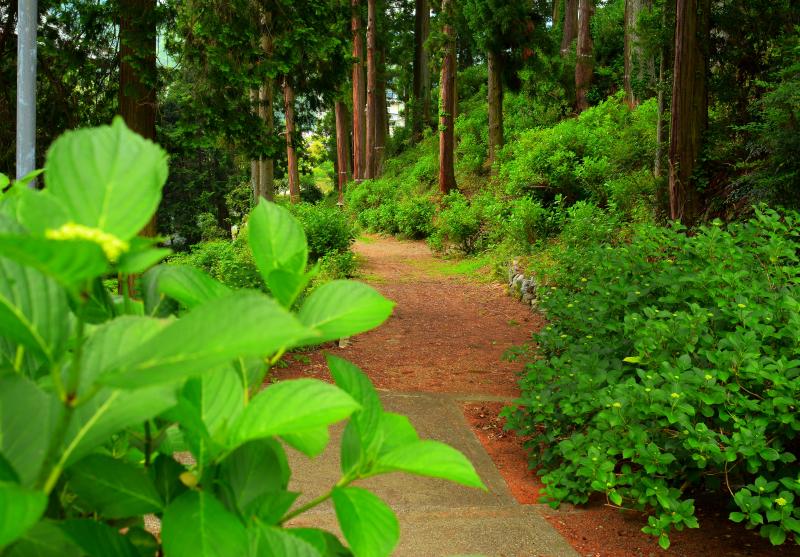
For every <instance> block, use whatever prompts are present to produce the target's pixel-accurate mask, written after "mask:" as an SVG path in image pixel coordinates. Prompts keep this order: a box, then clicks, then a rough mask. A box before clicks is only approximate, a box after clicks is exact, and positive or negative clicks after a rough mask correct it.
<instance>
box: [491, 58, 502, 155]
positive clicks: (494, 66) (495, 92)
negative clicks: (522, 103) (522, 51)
mask: <svg viewBox="0 0 800 557" xmlns="http://www.w3.org/2000/svg"><path fill="white" fill-rule="evenodd" d="M487 60H488V66H489V160H488V161H487V162H488V164H489V166H491V165H493V164H494V161H495V159H496V158H497V151H498V150H499V149H500V148H501V147H502V146H503V68H502V61H501V55H500V54H499V53H498V52H494V51H491V50H490V51H489V54H488V56H487Z"/></svg>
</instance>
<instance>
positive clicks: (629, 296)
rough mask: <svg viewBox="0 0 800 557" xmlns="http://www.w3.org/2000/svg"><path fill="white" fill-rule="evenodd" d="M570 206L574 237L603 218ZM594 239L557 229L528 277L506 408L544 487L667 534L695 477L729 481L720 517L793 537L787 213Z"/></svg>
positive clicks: (792, 287) (796, 277)
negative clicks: (537, 273) (512, 396)
mask: <svg viewBox="0 0 800 557" xmlns="http://www.w3.org/2000/svg"><path fill="white" fill-rule="evenodd" d="M579 207H580V206H579V205H575V206H573V208H572V209H571V211H570V215H569V219H568V221H569V220H571V221H572V222H573V223H572V224H570V223H569V222H568V223H567V225H566V227H567V228H569V227H570V226H576V227H577V228H579V229H580V230H581V232H580V233H579V234H578V233H577V230H576V233H575V238H576V239H577V238H578V237H580V236H582V235H584V234H589V230H590V229H591V228H592V227H593V226H596V225H597V223H598V222H602V221H603V220H604V218H605V217H604V216H600V215H599V213H597V211H598V210H597V209H596V208H595V209H592V208H590V206H588V205H585V206H583V207H580V208H579ZM595 215H597V216H596V217H595ZM604 240H608V238H607V237H606V238H605V239H604V238H603V235H602V234H601V235H599V236H598V235H595V236H591V237H590V239H589V243H588V244H587V243H580V242H579V243H575V242H568V243H567V245H566V246H564V247H563V248H562V250H563V252H562V254H561V259H560V263H559V264H558V265H557V270H556V272H554V273H552V275H551V276H550V281H551V284H552V285H553V286H552V287H547V286H545V285H544V284H540V286H539V291H538V293H539V300H540V301H539V303H540V307H541V308H542V309H543V310H544V312H545V314H546V316H547V318H548V323H549V324H548V325H547V326H546V327H545V328H544V329H543V330H542V331H541V332H540V333H539V334H537V335H536V342H537V344H538V346H539V356H540V357H539V358H538V359H536V360H535V361H533V362H531V363H529V364H528V365H527V367H526V370H525V374H524V376H523V378H522V380H521V384H520V385H521V388H522V393H523V395H522V398H520V399H519V400H518V401H517V404H518V407H517V408H516V409H508V410H506V411H505V413H506V415H507V416H508V418H509V424H510V427H512V428H513V429H515V430H516V431H518V432H519V433H520V434H521V435H523V436H525V437H526V438H528V439H529V440H528V441H527V442H526V443H527V446H528V447H529V449H530V451H531V460H532V465H533V466H537V467H539V468H540V473H541V474H542V475H543V481H544V482H545V484H546V493H547V497H548V498H549V499H550V501H552V502H553V503H554V504H558V503H559V502H561V501H569V502H572V503H584V502H586V501H587V500H588V498H589V496H590V494H592V493H601V494H605V495H606V497H607V498H608V500H609V501H610V502H611V503H613V504H614V505H618V506H623V507H627V508H636V509H649V510H650V511H651V512H652V513H653V514H652V515H651V516H650V518H649V520H648V525H647V526H646V527H645V528H644V531H645V532H648V533H650V534H653V535H655V536H659V541H660V543H662V545H664V546H667V545H668V544H669V538H668V535H669V533H670V532H671V531H672V530H681V529H683V528H684V527H689V528H696V527H697V526H698V522H697V519H696V517H695V516H694V503H693V495H694V494H695V493H698V492H700V491H702V490H713V491H715V492H717V493H719V494H720V495H723V496H724V495H725V494H726V493H728V492H729V490H732V491H733V492H734V493H733V497H732V504H734V505H736V506H737V507H738V509H739V510H738V511H736V512H734V513H732V514H731V519H732V520H734V521H737V522H746V523H747V524H748V526H749V527H753V528H758V529H759V531H760V532H761V534H762V535H763V536H766V537H768V538H769V539H770V540H771V541H772V543H774V544H779V543H782V542H783V541H784V540H785V539H791V538H792V536H794V537H795V539H800V536H798V534H800V529H799V528H798V526H800V522H798V520H800V506H795V501H796V500H797V496H798V495H799V494H800V483H798V477H797V457H798V456H800V454H798V449H797V447H798V446H797V439H798V432H800V420H798V416H800V414H799V413H798V411H797V392H798V389H800V361H798V359H797V338H798V336H800V319H798V316H800V312H798V309H800V290H798V284H800V274H799V271H798V269H800V266H799V265H798V246H799V245H800V215H798V214H797V213H785V214H783V215H781V214H778V213H775V212H772V211H769V210H757V211H756V215H755V217H754V218H753V219H752V220H750V221H748V222H745V223H741V224H731V225H729V226H727V227H723V226H722V225H721V223H719V222H714V223H712V224H711V225H710V226H705V227H701V228H699V229H698V230H696V231H695V233H694V234H693V235H691V236H688V235H687V234H686V231H685V230H683V229H681V228H680V227H679V226H678V225H675V226H674V227H673V228H672V229H669V228H660V227H656V226H652V225H643V226H640V227H638V230H637V232H636V234H635V235H634V236H633V238H632V240H631V241H630V243H623V244H621V245H618V246H616V247H614V246H612V245H611V244H609V243H607V241H604ZM575 246H578V247H575Z"/></svg>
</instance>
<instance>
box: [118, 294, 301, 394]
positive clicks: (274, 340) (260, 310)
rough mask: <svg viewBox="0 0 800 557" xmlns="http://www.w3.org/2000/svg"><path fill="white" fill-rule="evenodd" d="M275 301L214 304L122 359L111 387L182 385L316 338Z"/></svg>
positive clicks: (249, 297)
mask: <svg viewBox="0 0 800 557" xmlns="http://www.w3.org/2000/svg"><path fill="white" fill-rule="evenodd" d="M313 334H314V333H313V331H312V330H309V329H307V328H306V327H304V326H303V325H302V324H301V323H300V322H299V321H297V319H295V318H294V316H292V315H291V314H290V313H289V312H288V311H286V310H285V309H283V308H282V307H281V306H279V305H278V304H277V303H276V302H275V301H274V300H272V299H270V298H269V297H267V296H265V295H264V294H261V293H257V292H247V291H241V292H235V293H232V294H230V295H228V296H225V297H223V298H218V299H215V300H211V301H210V302H207V303H205V304H203V305H202V306H200V307H198V308H197V309H195V310H193V311H191V312H189V313H187V314H186V315H185V316H184V317H182V318H181V319H179V320H177V321H175V322H173V323H172V324H170V325H169V326H167V327H166V328H165V329H164V330H163V331H162V332H161V333H160V334H159V335H158V336H157V337H156V338H153V339H150V340H149V341H147V342H145V343H144V344H142V345H141V346H140V347H138V348H137V349H135V350H133V351H132V352H128V353H126V354H121V355H120V357H119V358H118V360H117V362H116V365H115V366H112V367H111V369H110V371H115V373H111V374H109V375H107V376H105V377H104V379H103V380H104V381H105V382H107V383H108V384H111V385H116V386H120V387H124V388H136V387H141V386H145V385H153V384H160V383H167V382H170V381H176V380H179V379H184V378H185V377H188V376H191V375H195V374H198V373H201V372H204V371H209V370H213V369H215V368H216V367H218V366H220V365H222V364H224V363H227V362H230V361H231V360H233V359H234V358H239V357H250V356H253V357H256V356H257V357H265V356H268V355H271V354H273V353H275V352H277V351H278V350H279V349H281V348H286V347H289V346H292V345H294V344H295V343H296V342H298V341H299V340H300V339H302V338H305V337H308V336H313Z"/></svg>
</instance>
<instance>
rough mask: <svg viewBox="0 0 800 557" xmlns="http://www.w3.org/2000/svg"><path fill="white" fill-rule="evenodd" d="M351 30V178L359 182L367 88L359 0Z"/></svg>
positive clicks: (353, 3)
mask: <svg viewBox="0 0 800 557" xmlns="http://www.w3.org/2000/svg"><path fill="white" fill-rule="evenodd" d="M351 6H352V17H351V20H350V21H351V29H352V31H353V58H354V59H355V61H354V62H353V178H354V179H355V180H356V181H357V182H360V181H361V180H362V179H363V178H364V174H365V172H364V164H365V163H366V157H365V152H364V144H365V142H366V122H365V120H366V114H365V113H364V107H365V106H366V104H367V88H366V83H365V81H364V35H363V33H362V32H361V29H362V26H361V0H352V5H351Z"/></svg>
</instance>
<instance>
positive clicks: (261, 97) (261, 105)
mask: <svg viewBox="0 0 800 557" xmlns="http://www.w3.org/2000/svg"><path fill="white" fill-rule="evenodd" d="M262 25H263V27H264V29H263V30H262V34H261V50H262V51H263V52H264V56H265V57H267V58H272V51H273V49H272V30H271V27H272V13H271V12H267V13H266V14H264V18H263V20H262ZM274 89H275V87H274V84H273V83H272V79H271V78H269V77H267V78H265V79H264V83H263V84H262V85H261V87H260V88H259V91H258V117H259V118H261V121H262V122H264V127H265V128H266V133H267V137H270V138H271V137H272V134H273V132H274V130H275V113H274V112H273V110H272V103H273V101H274V100H275V92H274ZM258 167H259V169H258V182H257V184H258V189H257V191H256V197H255V201H256V203H258V199H259V197H263V198H265V199H268V200H269V201H272V200H273V199H274V197H275V161H273V160H272V158H269V157H261V159H260V160H259V163H258Z"/></svg>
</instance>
